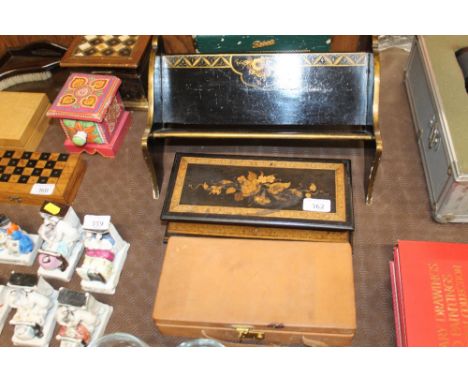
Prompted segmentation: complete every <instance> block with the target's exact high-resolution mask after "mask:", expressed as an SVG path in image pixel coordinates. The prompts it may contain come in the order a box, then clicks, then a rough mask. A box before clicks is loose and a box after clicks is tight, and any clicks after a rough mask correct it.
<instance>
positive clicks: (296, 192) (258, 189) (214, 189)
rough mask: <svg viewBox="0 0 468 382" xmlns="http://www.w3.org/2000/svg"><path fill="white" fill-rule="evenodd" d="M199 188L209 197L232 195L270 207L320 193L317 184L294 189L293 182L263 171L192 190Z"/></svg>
mask: <svg viewBox="0 0 468 382" xmlns="http://www.w3.org/2000/svg"><path fill="white" fill-rule="evenodd" d="M190 187H191V185H190ZM199 187H202V188H203V190H205V191H206V192H208V193H209V195H222V194H224V195H232V197H233V198H234V200H235V201H239V202H240V201H242V200H244V199H248V200H249V203H251V204H255V205H259V206H268V205H271V204H272V202H274V201H277V202H287V203H290V202H291V201H292V200H299V199H301V198H304V197H305V198H311V197H313V196H314V195H315V194H317V192H318V190H317V186H316V185H315V183H310V184H309V186H308V187H307V188H294V187H292V186H291V182H283V181H281V179H277V177H276V176H275V175H273V174H271V175H265V174H264V173H263V171H260V173H259V174H257V173H256V172H254V171H248V172H247V174H246V175H240V176H238V177H237V178H235V179H234V180H230V179H223V180H221V181H219V182H216V183H213V184H208V183H207V182H204V183H203V184H199V185H197V186H196V187H195V188H193V187H191V188H192V189H197V188H199Z"/></svg>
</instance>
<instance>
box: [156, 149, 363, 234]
mask: <svg viewBox="0 0 468 382" xmlns="http://www.w3.org/2000/svg"><path fill="white" fill-rule="evenodd" d="M161 218H162V220H164V221H167V222H168V225H167V232H166V234H167V236H180V235H184V236H185V235H188V236H211V237H213V236H216V237H237V238H259V239H260V238H262V239H275V240H298V241H323V242H349V241H350V234H351V232H352V230H353V227H354V221H353V208H352V187H351V165H350V162H349V161H347V160H333V159H326V160H324V159H305V158H278V157H275V158H272V157H252V156H236V155H208V154H184V153H177V154H176V157H175V160H174V166H173V171H172V174H171V178H170V181H169V186H168V192H167V196H166V201H165V204H164V207H163V210H162V214H161Z"/></svg>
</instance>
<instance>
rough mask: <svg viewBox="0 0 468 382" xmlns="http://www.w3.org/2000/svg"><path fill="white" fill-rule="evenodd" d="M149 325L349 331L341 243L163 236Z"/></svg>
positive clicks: (346, 249) (347, 258) (349, 272)
mask: <svg viewBox="0 0 468 382" xmlns="http://www.w3.org/2000/svg"><path fill="white" fill-rule="evenodd" d="M153 318H154V320H155V322H156V324H157V325H161V326H163V325H178V326H184V325H185V326H190V327H193V326H200V327H213V328H215V327H220V326H221V327H233V326H235V325H251V326H253V327H254V328H256V329H267V328H271V327H272V326H274V327H281V328H282V329H283V330H291V331H293V330H294V331H304V332H308V331H311V332H323V333H341V334H351V333H354V330H355V328H356V321H355V320H356V319H355V302H354V281H353V267H352V256H351V246H350V245H349V243H319V242H295V241H281V240H248V239H220V238H200V237H184V236H179V237H170V238H169V242H168V245H167V249H166V253H165V258H164V263H163V267H162V272H161V277H160V281H159V286H158V291H157V296H156V302H155V307H154V312H153Z"/></svg>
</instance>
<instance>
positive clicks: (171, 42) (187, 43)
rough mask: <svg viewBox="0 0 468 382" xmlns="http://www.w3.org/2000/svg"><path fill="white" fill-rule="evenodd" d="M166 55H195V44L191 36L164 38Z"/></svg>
mask: <svg viewBox="0 0 468 382" xmlns="http://www.w3.org/2000/svg"><path fill="white" fill-rule="evenodd" d="M162 41H163V46H164V53H166V54H192V53H195V44H194V43H193V38H192V36H190V35H185V36H184V35H178V36H162Z"/></svg>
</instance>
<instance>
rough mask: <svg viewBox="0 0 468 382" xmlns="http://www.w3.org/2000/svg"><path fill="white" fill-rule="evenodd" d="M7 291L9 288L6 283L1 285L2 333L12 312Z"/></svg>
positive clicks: (0, 332)
mask: <svg viewBox="0 0 468 382" xmlns="http://www.w3.org/2000/svg"><path fill="white" fill-rule="evenodd" d="M7 292H8V288H7V287H6V286H4V285H0V334H2V330H3V327H4V326H5V322H6V320H7V317H8V313H10V309H11V308H10V306H9V305H8V304H7V301H6V296H7Z"/></svg>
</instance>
